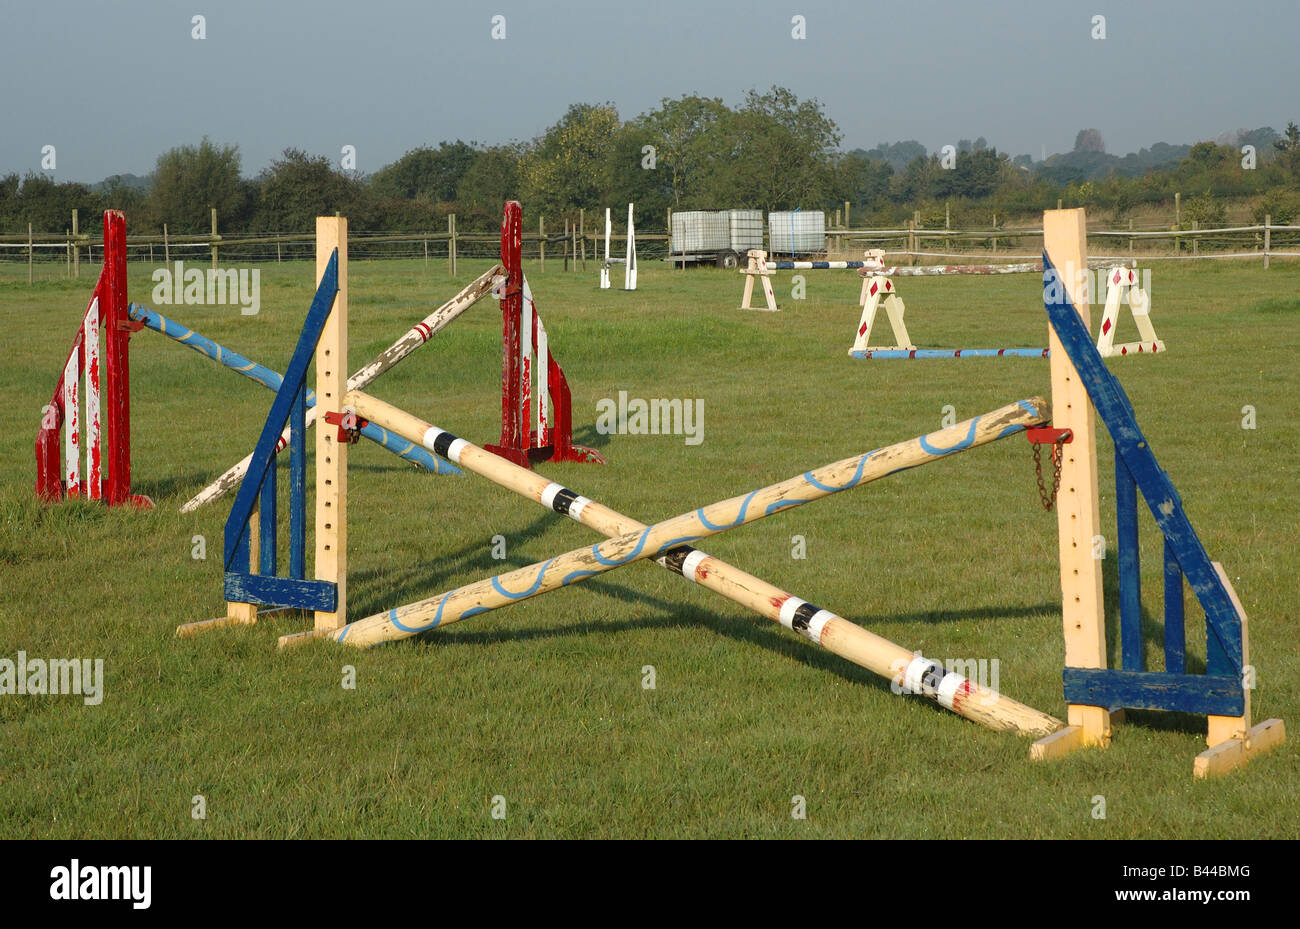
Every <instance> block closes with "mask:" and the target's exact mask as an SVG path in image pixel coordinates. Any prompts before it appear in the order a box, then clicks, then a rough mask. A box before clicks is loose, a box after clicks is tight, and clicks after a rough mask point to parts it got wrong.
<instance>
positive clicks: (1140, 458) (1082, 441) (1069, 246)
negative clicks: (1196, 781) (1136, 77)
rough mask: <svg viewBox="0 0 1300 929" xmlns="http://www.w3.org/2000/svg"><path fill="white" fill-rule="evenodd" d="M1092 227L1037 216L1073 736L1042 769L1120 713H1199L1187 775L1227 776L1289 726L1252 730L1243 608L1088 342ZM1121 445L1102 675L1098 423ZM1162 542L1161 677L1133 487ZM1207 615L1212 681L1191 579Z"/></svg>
mask: <svg viewBox="0 0 1300 929" xmlns="http://www.w3.org/2000/svg"><path fill="white" fill-rule="evenodd" d="M1086 232H1087V228H1086V220H1085V218H1084V211H1083V210H1082V209H1075V210H1048V211H1046V212H1045V213H1044V214H1043V303H1044V307H1045V309H1046V311H1047V318H1048V322H1049V326H1048V348H1049V349H1050V352H1051V376H1052V412H1053V417H1052V425H1053V427H1056V428H1059V429H1065V430H1069V432H1070V434H1071V437H1072V438H1071V440H1070V441H1069V442H1068V444H1064V445H1062V446H1061V451H1062V456H1061V457H1062V462H1061V482H1060V492H1059V498H1058V500H1057V508H1056V509H1057V526H1058V536H1059V546H1058V547H1059V551H1060V564H1061V592H1062V600H1063V609H1062V614H1063V621H1064V631H1065V670H1064V672H1063V674H1062V678H1063V680H1064V683H1065V701H1066V705H1067V710H1068V720H1069V726H1068V727H1067V728H1065V729H1062V730H1061V731H1060V732H1057V733H1054V734H1053V735H1050V736H1048V737H1046V738H1044V739H1042V740H1041V741H1039V742H1038V743H1037V744H1035V745H1034V749H1033V757H1034V758H1035V759H1037V760H1046V759H1050V758H1055V757H1058V756H1060V755H1062V754H1065V753H1066V752H1069V751H1071V750H1073V749H1075V748H1078V747H1080V746H1084V745H1095V746H1105V745H1107V744H1109V742H1110V738H1111V715H1110V711H1111V710H1113V709H1125V708H1129V709H1150V710H1166V711H1174V712H1184V713H1198V714H1201V715H1206V716H1208V717H1209V732H1208V736H1207V739H1206V741H1207V744H1208V746H1209V748H1208V750H1206V751H1204V752H1202V753H1201V754H1200V755H1198V756H1197V757H1196V760H1195V763H1194V765H1193V773H1194V775H1195V776H1196V777H1206V776H1209V775H1214V774H1220V773H1223V772H1225V771H1230V770H1232V769H1233V768H1235V767H1237V766H1239V765H1241V764H1244V763H1245V762H1246V761H1248V760H1249V759H1250V758H1251V757H1253V756H1254V755H1256V754H1258V753H1260V752H1262V751H1266V750H1267V749H1269V748H1271V747H1273V746H1274V745H1277V744H1280V743H1281V742H1282V741H1283V739H1284V738H1285V727H1284V726H1283V724H1282V721H1281V720H1280V719H1269V720H1266V721H1265V722H1262V723H1260V724H1259V725H1257V726H1254V727H1252V726H1251V721H1250V685H1247V683H1246V676H1247V674H1248V657H1247V654H1248V652H1247V633H1246V612H1245V610H1244V609H1243V608H1242V606H1241V603H1240V601H1239V600H1238V599H1237V594H1236V592H1235V591H1234V590H1233V589H1232V585H1231V583H1229V581H1228V577H1227V574H1226V573H1225V572H1224V570H1223V568H1222V567H1221V566H1220V565H1219V564H1218V563H1217V562H1211V561H1210V558H1209V555H1207V554H1206V551H1205V548H1204V546H1203V545H1202V544H1201V540H1200V539H1199V538H1198V537H1197V535H1196V530H1195V529H1193V528H1192V524H1191V522H1190V520H1188V518H1187V513H1186V511H1184V509H1183V504H1182V499H1181V497H1179V495H1178V490H1177V489H1176V488H1175V487H1174V485H1173V482H1172V481H1171V480H1170V478H1169V475H1168V474H1167V473H1166V472H1165V471H1164V469H1163V468H1161V467H1160V464H1159V462H1157V461H1156V458H1155V455H1154V454H1153V453H1152V451H1151V446H1150V443H1149V442H1148V441H1147V439H1146V436H1145V435H1144V434H1143V432H1142V430H1141V428H1140V427H1139V426H1138V423H1137V418H1136V416H1135V415H1134V412H1133V405H1132V403H1131V402H1130V401H1129V398H1128V395H1127V394H1126V393H1125V392H1124V388H1123V387H1122V386H1120V383H1119V380H1118V379H1117V378H1116V377H1115V375H1114V374H1112V373H1111V371H1110V370H1109V369H1108V368H1107V367H1106V364H1105V362H1104V361H1103V360H1102V356H1101V352H1100V351H1099V350H1098V348H1097V346H1096V345H1094V344H1093V342H1092V338H1091V336H1090V335H1089V331H1090V325H1089V323H1090V313H1089V307H1088V288H1087V272H1086V268H1087V267H1088V265H1087V259H1086V254H1087V249H1086ZM1098 416H1100V417H1101V420H1102V422H1103V423H1105V425H1106V429H1107V431H1108V432H1109V433H1110V436H1111V439H1112V441H1113V442H1114V445H1115V497H1116V511H1117V538H1118V543H1119V544H1118V546H1117V547H1118V549H1119V559H1118V566H1119V588H1120V591H1119V593H1120V597H1119V599H1120V645H1121V649H1120V650H1121V656H1122V658H1121V667H1120V668H1118V669H1112V670H1108V669H1107V668H1106V664H1107V654H1106V617H1105V613H1104V610H1103V600H1102V561H1101V559H1100V558H1095V557H1093V554H1092V540H1093V539H1095V538H1097V537H1099V536H1101V519H1100V516H1099V506H1098V494H1097V443H1096V429H1097V424H1096V420H1097V417H1098ZM1139 490H1140V491H1141V492H1142V496H1143V498H1144V499H1145V500H1146V502H1147V506H1148V508H1149V509H1150V510H1151V515H1152V516H1153V517H1154V518H1155V522H1156V525H1157V527H1159V529H1160V532H1161V534H1162V535H1163V536H1164V577H1165V596H1164V602H1165V623H1164V638H1165V642H1164V646H1165V648H1164V651H1165V655H1164V665H1165V667H1164V670H1163V671H1149V670H1147V669H1146V659H1145V641H1144V639H1143V635H1142V603H1141V592H1140V589H1139V576H1140V575H1139V564H1138V556H1139V548H1138V525H1137V491H1139ZM1184 577H1186V578H1187V580H1188V581H1189V582H1190V585H1191V588H1192V591H1193V593H1195V595H1196V599H1197V600H1198V601H1199V602H1200V604H1201V607H1202V609H1203V610H1204V611H1205V619H1206V666H1207V673H1205V674H1188V673H1186V660H1185V655H1184V643H1185V631H1184V622H1183V620H1184V615H1183V578H1184Z"/></svg>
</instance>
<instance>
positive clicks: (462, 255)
mask: <svg viewBox="0 0 1300 929" xmlns="http://www.w3.org/2000/svg"><path fill="white" fill-rule="evenodd" d="M565 225H566V228H565V230H564V231H562V232H556V233H543V232H536V233H525V234H524V237H523V252H524V257H525V258H526V259H528V260H531V261H537V262H539V263H540V265H541V270H542V271H545V270H546V269H547V265H548V264H549V265H550V266H551V268H552V269H554V270H560V271H576V270H585V269H586V268H587V267H588V266H590V267H592V268H598V267H599V265H600V262H601V255H602V254H603V247H604V236H603V235H597V234H596V233H593V232H585V233H579V231H578V227H577V225H576V223H573V224H567V223H566V224H565ZM1192 227H1193V228H1190V229H1169V228H1148V229H1139V228H1130V229H1119V230H1115V229H1097V230H1089V232H1088V239H1089V243H1088V245H1089V249H1088V250H1089V254H1090V256H1091V257H1093V258H1096V259H1108V260H1115V261H1130V260H1131V261H1168V260H1186V259H1196V260H1199V259H1207V260H1224V259H1251V260H1256V261H1260V262H1262V264H1263V267H1265V268H1267V267H1268V266H1269V262H1270V261H1271V260H1272V259H1275V258H1296V257H1300V226H1294V225H1274V224H1272V223H1269V222H1266V223H1264V224H1260V225H1248V226H1223V227H1211V228H1205V229H1201V228H1197V227H1196V224H1195V223H1193V224H1192ZM1042 236H1043V232H1042V229H1041V228H1040V227H1015V228H1005V227H998V228H992V227H990V228H982V229H980V228H965V229H921V228H915V227H914V226H912V225H909V226H907V227H904V228H893V229H837V228H830V229H827V230H826V249H825V253H826V255H827V257H832V258H857V257H860V255H861V252H863V251H865V250H867V249H873V248H878V249H882V250H883V251H885V253H886V255H887V256H889V257H890V258H891V259H892V260H894V262H895V263H898V262H899V260H903V261H906V262H908V263H911V264H913V265H915V264H925V263H927V262H931V261H952V260H971V259H981V260H984V261H993V262H997V261H1025V260H1034V259H1037V258H1039V257H1040V256H1041V253H1042ZM636 238H637V256H638V258H639V259H640V260H642V261H657V260H661V259H666V258H668V257H669V251H668V244H669V243H668V236H667V235H664V234H662V233H640V232H638V233H637V237H636ZM625 242H626V235H613V236H611V243H610V253H611V255H614V256H621V255H622V254H623V252H624V248H625ZM500 244H501V243H500V237H499V236H497V235H485V234H478V233H473V234H458V233H457V232H455V230H454V229H452V230H450V231H441V230H440V231H438V232H397V233H392V232H386V233H364V232H361V233H357V232H354V233H352V234H350V235H349V237H348V256H349V258H350V259H352V260H354V261H367V260H393V259H407V260H411V259H416V260H421V261H423V262H425V263H429V262H435V261H436V262H442V263H444V264H445V265H446V266H447V269H448V271H449V272H450V273H452V274H454V273H456V263H457V262H458V261H460V260H471V261H478V260H492V259H495V258H497V257H499V255H500ZM126 246H127V258H128V261H130V262H144V263H149V264H152V265H155V266H159V267H161V266H163V265H165V264H170V263H172V262H176V261H182V262H185V263H187V264H190V265H194V264H195V263H198V262H202V263H203V264H205V265H209V264H210V265H211V266H213V267H216V266H217V265H219V264H222V263H224V264H227V265H229V264H260V265H265V264H274V263H277V262H286V261H312V260H314V259H315V248H316V246H315V234H314V232H300V233H260V234H231V235H210V234H209V235H183V236H179V235H178V236H170V235H161V236H159V235H135V236H127V241H126ZM102 257H103V251H102V246H101V245H100V244H99V243H98V242H97V241H95V237H93V236H91V235H90V234H86V233H82V234H73V233H68V232H62V233H36V232H31V233H29V234H28V235H5V236H0V268H3V270H0V276H3V277H5V278H10V279H12V278H15V277H18V278H21V277H23V276H26V277H27V278H28V280H29V281H33V282H34V281H35V280H37V279H40V280H51V279H57V278H69V277H80V276H81V274H82V273H83V272H82V270H81V267H80V265H81V263H82V262H85V263H87V265H88V266H89V267H91V268H93V267H95V266H96V264H97V262H99V261H100V260H102ZM23 266H26V267H25V271H26V274H25V275H24V274H23V270H24V268H23Z"/></svg>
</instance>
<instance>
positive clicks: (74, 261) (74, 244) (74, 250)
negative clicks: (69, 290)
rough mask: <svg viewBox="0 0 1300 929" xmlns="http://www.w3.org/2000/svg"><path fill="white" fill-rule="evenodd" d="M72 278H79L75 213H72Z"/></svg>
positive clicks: (79, 265)
mask: <svg viewBox="0 0 1300 929" xmlns="http://www.w3.org/2000/svg"><path fill="white" fill-rule="evenodd" d="M72 239H73V242H72V276H73V277H81V246H80V245H78V244H77V241H76V239H77V211H76V210H73V211H72Z"/></svg>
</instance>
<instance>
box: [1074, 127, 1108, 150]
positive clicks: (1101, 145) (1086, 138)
mask: <svg viewBox="0 0 1300 929" xmlns="http://www.w3.org/2000/svg"><path fill="white" fill-rule="evenodd" d="M1074 150H1075V151H1076V152H1105V151H1106V143H1105V142H1104V141H1103V140H1102V138H1101V131H1100V130H1098V129H1080V130H1079V134H1078V135H1076V136H1075V137H1074Z"/></svg>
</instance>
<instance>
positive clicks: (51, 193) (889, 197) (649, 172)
mask: <svg viewBox="0 0 1300 929" xmlns="http://www.w3.org/2000/svg"><path fill="white" fill-rule="evenodd" d="M841 141H842V134H841V132H840V129H839V127H838V126H837V125H836V124H835V122H834V121H833V120H832V119H831V118H830V117H829V116H828V115H827V114H826V112H825V109H824V107H823V106H822V104H821V103H819V102H818V101H817V100H815V99H809V100H800V99H799V98H798V97H797V96H796V95H795V94H793V93H792V92H790V91H789V90H786V89H785V88H781V87H773V88H771V89H770V90H767V91H762V92H760V91H758V90H751V91H749V92H748V93H746V94H745V96H744V98H743V99H742V100H741V102H740V103H739V104H738V105H736V106H728V105H727V104H725V103H724V102H723V101H722V100H721V99H719V98H716V97H704V96H698V95H685V96H682V97H679V98H676V99H665V100H663V101H662V102H661V104H660V105H659V106H658V107H657V108H655V109H653V110H651V111H649V112H647V113H643V114H641V115H639V116H637V117H635V118H633V119H630V120H623V119H621V118H620V117H619V114H618V111H617V109H616V108H615V107H614V106H613V105H612V104H608V103H604V104H587V103H579V104H573V105H572V106H570V107H569V108H568V110H567V111H566V112H565V113H564V114H563V116H561V117H560V119H559V120H558V121H557V122H556V123H555V124H554V125H552V126H551V127H549V128H548V129H547V130H546V131H545V132H543V133H542V134H541V135H540V136H538V137H537V138H535V139H533V140H531V141H528V142H512V143H508V144H502V145H480V144H476V143H473V142H464V141H460V140H457V141H454V142H448V141H443V142H440V143H438V144H437V145H436V146H433V145H428V146H421V147H419V148H416V149H413V150H411V151H408V152H407V153H406V154H404V155H403V156H402V157H401V158H399V159H397V160H396V161H394V162H393V163H392V164H389V165H385V166H384V167H382V168H380V169H379V170H377V171H375V172H374V173H372V174H365V173H362V172H359V171H356V170H344V169H343V168H341V167H340V166H339V164H337V163H336V162H335V161H334V160H332V159H330V158H327V157H325V156H322V155H313V154H310V153H307V152H304V151H301V150H299V149H294V148H290V149H286V150H285V151H284V152H283V153H282V154H281V155H280V156H279V157H278V158H276V159H274V160H273V161H272V162H271V164H270V165H269V166H267V167H266V168H265V169H264V170H263V171H261V172H260V173H259V174H257V175H256V176H255V177H244V175H243V164H242V161H241V156H240V152H239V148H238V146H237V145H233V144H230V145H228V144H219V143H214V142H212V141H210V140H209V139H207V138H204V139H203V140H202V141H201V142H199V143H198V144H197V145H182V146H179V147H176V148H173V149H171V150H169V151H167V152H164V153H163V154H162V155H160V156H158V159H157V163H156V164H155V166H154V170H153V172H152V174H150V175H149V177H148V178H135V177H133V176H130V175H116V176H114V177H110V178H107V179H106V180H105V181H103V182H101V183H100V184H97V185H93V186H92V185H86V184H80V183H71V182H62V183H60V182H56V181H54V180H53V179H52V178H50V177H49V176H48V175H44V174H37V173H32V174H28V175H26V176H25V177H20V176H19V175H17V174H8V175H5V176H0V232H4V233H18V232H25V231H26V228H27V224H28V223H29V222H30V223H31V224H32V225H33V226H34V227H35V228H36V229H38V230H41V231H47V232H48V231H55V230H62V229H64V228H66V227H67V226H68V224H69V216H70V214H71V211H72V210H73V209H74V208H75V209H79V210H80V211H81V215H82V216H83V217H93V216H95V215H96V214H97V213H98V212H100V211H102V210H103V209H107V208H116V209H124V210H126V211H127V212H128V214H129V215H130V217H131V228H132V230H133V231H137V232H155V233H156V232H161V231H162V227H163V225H164V224H166V225H167V227H168V229H169V231H170V232H172V233H173V234H194V233H204V232H207V231H208V230H209V226H210V210H211V209H213V208H215V209H216V210H217V211H218V216H219V218H220V224H221V229H222V231H223V232H224V233H230V232H236V231H237V232H247V233H258V232H287V231H300V230H305V229H310V228H311V225H312V222H313V218H314V217H315V216H319V215H325V214H331V213H334V212H340V213H342V214H343V215H345V216H347V217H348V218H349V221H350V224H351V226H352V228H353V229H355V230H358V231H411V230H427V229H440V228H445V226H446V217H447V215H448V214H449V213H455V214H456V215H457V228H458V229H460V230H461V231H464V232H485V231H491V230H493V229H495V228H496V227H497V225H498V224H499V222H500V211H501V204H502V202H503V201H504V200H506V199H519V200H522V201H523V202H524V203H525V204H526V205H527V207H528V211H529V215H530V216H531V217H536V216H539V215H545V216H547V217H549V218H550V224H551V228H555V225H557V224H558V222H559V221H562V217H567V216H576V215H577V213H578V211H579V210H586V211H587V213H588V214H591V217H592V219H589V227H594V225H595V222H594V217H595V215H596V211H597V210H598V209H600V208H603V207H605V206H618V205H621V204H623V203H627V202H629V201H630V202H635V203H636V204H637V214H638V216H640V217H642V221H641V223H639V225H640V226H641V227H642V228H645V229H647V230H649V229H654V228H659V226H660V224H661V222H662V217H664V216H665V215H666V210H668V209H669V208H671V209H673V210H690V209H726V208H750V209H755V208H756V209H762V210H781V209H794V208H802V209H826V210H830V211H833V210H835V209H837V208H839V207H840V206H841V205H842V204H843V203H845V202H847V203H849V204H850V208H851V211H852V218H853V224H854V225H855V226H857V225H863V224H870V225H877V226H890V225H898V224H901V223H904V222H905V221H907V220H908V219H911V218H912V217H913V216H914V215H916V214H919V215H920V218H921V225H922V226H923V227H934V226H941V225H942V224H943V219H944V216H945V213H946V212H947V214H948V215H951V216H952V217H953V219H954V222H956V223H957V224H959V225H960V224H963V223H964V222H966V221H969V223H970V224H980V225H986V224H987V223H988V222H989V218H990V216H989V214H990V213H997V214H998V215H999V216H1000V217H1005V218H1007V219H1008V220H1014V219H1016V218H1019V217H1028V216H1031V215H1032V214H1035V213H1037V212H1039V211H1041V210H1043V209H1046V208H1050V207H1054V206H1056V203H1057V201H1058V200H1061V201H1063V202H1064V204H1065V205H1067V206H1084V207H1088V208H1090V209H1092V210H1094V211H1100V212H1102V213H1103V215H1107V214H1109V218H1111V219H1113V220H1115V221H1123V219H1124V218H1125V217H1126V216H1127V215H1129V214H1131V213H1132V212H1133V211H1134V210H1136V209H1137V208H1138V207H1139V206H1141V205H1143V204H1152V203H1157V204H1158V203H1165V202H1168V201H1172V199H1173V195H1174V193H1175V192H1176V191H1178V192H1182V193H1183V194H1184V195H1185V196H1186V198H1187V199H1186V206H1187V209H1186V211H1185V212H1186V213H1187V218H1188V220H1195V221H1197V222H1200V223H1201V225H1202V226H1205V225H1212V224H1214V223H1215V222H1216V221H1221V220H1222V218H1223V216H1224V213H1225V211H1226V203H1227V201H1229V200H1240V199H1242V198H1249V199H1250V200H1251V203H1252V206H1253V209H1254V212H1255V214H1257V216H1258V217H1259V218H1262V216H1263V215H1264V214H1265V213H1270V214H1271V216H1272V219H1273V222H1275V223H1288V222H1292V221H1300V128H1298V127H1297V126H1296V124H1295V123H1289V124H1288V125H1287V128H1286V130H1285V132H1284V133H1278V132H1276V131H1275V130H1273V129H1271V128H1269V127H1264V128H1260V129H1255V130H1250V131H1248V132H1247V131H1239V132H1237V133H1236V134H1234V135H1233V136H1232V137H1231V138H1220V139H1218V140H1214V141H1202V142H1198V143H1196V144H1195V145H1183V146H1179V145H1170V144H1168V143H1163V142H1162V143H1156V144H1155V145H1153V146H1152V147H1151V148H1150V149H1142V150H1141V151H1140V152H1137V153H1133V154H1129V155H1126V156H1123V157H1122V158H1121V157H1118V156H1115V155H1108V154H1106V152H1105V145H1104V141H1103V140H1102V138H1101V134H1100V133H1099V132H1098V131H1097V130H1095V129H1084V130H1081V131H1080V132H1079V135H1078V138H1077V139H1076V142H1075V147H1074V150H1073V151H1072V152H1069V153H1065V154H1063V155H1054V156H1052V157H1051V158H1048V159H1046V160H1044V161H1039V162H1034V161H1033V159H1032V158H1031V157H1030V156H1029V155H1020V156H1016V157H1014V158H1013V157H1011V156H1010V155H1009V154H1008V153H1006V152H999V151H998V150H997V149H996V148H993V147H991V146H989V145H988V143H987V142H986V141H985V140H984V139H983V138H979V139H976V140H974V141H973V142H972V141H970V140H965V139H963V140H960V141H959V142H958V143H957V144H956V145H955V146H953V147H952V148H951V149H950V150H943V151H939V152H929V151H927V150H926V148H925V147H924V146H923V145H921V144H920V143H919V142H916V141H905V142H897V143H882V144H881V145H878V146H877V147H876V148H874V149H870V150H864V149H854V150H852V151H847V152H846V151H843V150H841V148H840V142H841ZM1244 146H1250V147H1251V148H1250V151H1253V152H1254V155H1253V156H1251V157H1247V156H1246V155H1245V154H1243V147H1244Z"/></svg>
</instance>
